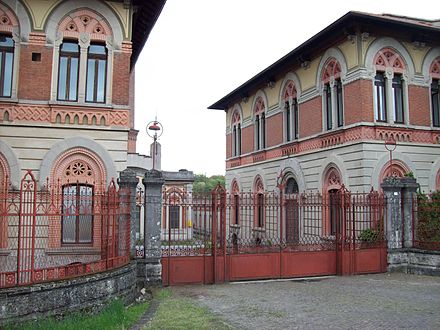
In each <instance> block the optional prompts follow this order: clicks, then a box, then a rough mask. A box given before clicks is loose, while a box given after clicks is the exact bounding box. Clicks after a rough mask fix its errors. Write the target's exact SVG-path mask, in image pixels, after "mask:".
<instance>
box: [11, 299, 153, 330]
mask: <svg viewBox="0 0 440 330" xmlns="http://www.w3.org/2000/svg"><path fill="white" fill-rule="evenodd" d="M148 306H149V303H148V302H145V303H142V304H137V305H132V306H130V307H128V308H125V307H124V304H123V303H122V301H121V300H114V301H112V302H111V303H110V304H108V305H107V306H106V307H105V308H104V310H103V311H102V312H101V313H99V314H96V315H89V314H86V313H74V314H72V315H69V316H67V317H66V318H64V319H62V320H56V319H55V318H53V317H49V318H47V319H44V320H39V321H29V322H26V323H22V324H19V325H10V326H6V327H5V329H6V330H18V329H20V330H43V329H44V330H78V329H80V330H89V329H90V330H92V329H93V330H100V329H106V330H107V329H109V330H120V329H129V328H130V327H131V326H132V325H134V324H135V323H136V321H137V320H138V319H139V318H140V317H141V315H142V314H143V313H144V312H145V311H146V310H147V308H148Z"/></svg>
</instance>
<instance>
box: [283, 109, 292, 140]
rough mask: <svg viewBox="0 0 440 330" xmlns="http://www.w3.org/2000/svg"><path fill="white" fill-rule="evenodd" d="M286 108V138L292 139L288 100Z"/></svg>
mask: <svg viewBox="0 0 440 330" xmlns="http://www.w3.org/2000/svg"><path fill="white" fill-rule="evenodd" d="M284 109H285V111H286V140H287V141H290V140H291V138H290V104H289V102H286V104H285V106H284Z"/></svg>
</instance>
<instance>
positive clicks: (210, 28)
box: [135, 0, 440, 176]
mask: <svg viewBox="0 0 440 330" xmlns="http://www.w3.org/2000/svg"><path fill="white" fill-rule="evenodd" d="M439 8H440V4H439V2H438V0H435V1H423V0H419V1H383V0H381V1H377V0H362V1H357V0H351V1H321V0H319V1H294V0H270V1H269V0H168V1H167V3H166V4H165V7H164V9H163V11H162V14H161V15H160V17H159V19H158V21H157V22H156V25H155V26H154V29H153V31H152V32H151V34H150V37H149V39H148V41H147V44H146V46H145V47H144V49H143V51H142V53H141V55H140V57H139V59H138V61H137V64H136V91H135V93H136V101H135V102H136V103H135V104H136V118H135V120H136V124H135V127H136V129H138V130H139V131H140V132H139V136H138V142H137V152H139V153H141V154H149V145H150V143H151V142H152V140H151V138H149V137H148V136H147V134H146V124H147V123H148V122H149V121H151V120H153V119H154V118H155V116H156V115H157V119H158V120H159V121H160V122H161V123H162V125H163V127H164V130H163V134H162V136H161V138H160V139H159V142H160V143H161V145H162V169H163V170H167V171H176V170H179V169H183V168H185V169H188V170H192V171H194V173H201V174H207V175H208V176H210V175H213V174H224V172H225V113H224V112H223V111H220V110H207V107H208V106H210V105H211V104H213V103H214V102H215V101H218V100H219V99H220V98H222V97H223V96H225V95H226V94H228V93H229V92H231V91H232V90H234V89H235V88H237V87H238V86H239V85H241V84H242V83H244V82H245V81H247V80H248V79H250V78H251V77H253V76H254V75H256V74H257V73H259V72H260V71H262V70H263V69H265V68H266V67H267V66H269V65H271V64H272V63H273V62H275V61H276V60H278V59H279V58H281V57H282V56H284V55H285V54H287V53H288V52H290V51H291V50H293V49H294V48H296V47H297V46H299V45H300V44H302V43H303V42H304V41H306V40H307V39H309V38H311V37H312V36H313V35H315V34H316V33H318V32H319V31H321V30H322V29H324V28H325V27H327V26H328V25H329V24H331V23H332V22H334V21H336V20H337V19H338V18H340V17H341V16H343V15H344V14H346V13H347V12H348V11H350V10H355V11H363V12H369V13H376V14H380V13H392V14H397V15H405V16H412V17H419V18H426V19H438V18H440V12H439V11H438V9H439Z"/></svg>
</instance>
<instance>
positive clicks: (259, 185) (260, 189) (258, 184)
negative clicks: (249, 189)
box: [253, 174, 264, 194]
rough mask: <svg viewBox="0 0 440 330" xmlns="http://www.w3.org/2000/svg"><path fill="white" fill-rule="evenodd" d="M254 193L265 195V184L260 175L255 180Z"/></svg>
mask: <svg viewBox="0 0 440 330" xmlns="http://www.w3.org/2000/svg"><path fill="white" fill-rule="evenodd" d="M253 191H254V192H255V193H257V194H263V193H264V182H263V179H262V178H261V176H260V175H259V174H258V175H257V176H256V177H255V179H254V184H253Z"/></svg>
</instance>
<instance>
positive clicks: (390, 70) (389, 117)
mask: <svg viewBox="0 0 440 330" xmlns="http://www.w3.org/2000/svg"><path fill="white" fill-rule="evenodd" d="M374 65H375V68H376V75H375V77H374V99H375V119H376V121H378V122H393V123H396V124H404V123H405V122H406V120H407V117H408V116H407V115H406V112H407V109H406V102H405V99H406V97H407V96H406V82H405V78H404V73H405V62H404V61H403V59H402V58H401V56H400V55H399V54H398V53H397V52H396V51H394V50H393V49H390V48H384V49H382V50H380V51H379V52H378V53H377V54H376V57H375V58H374Z"/></svg>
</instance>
